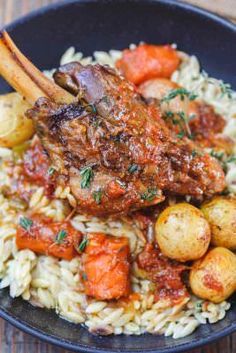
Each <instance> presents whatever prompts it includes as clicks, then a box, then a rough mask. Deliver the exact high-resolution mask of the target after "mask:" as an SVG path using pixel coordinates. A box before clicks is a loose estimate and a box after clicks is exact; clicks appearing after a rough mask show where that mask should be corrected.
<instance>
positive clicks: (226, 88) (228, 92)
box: [219, 82, 233, 99]
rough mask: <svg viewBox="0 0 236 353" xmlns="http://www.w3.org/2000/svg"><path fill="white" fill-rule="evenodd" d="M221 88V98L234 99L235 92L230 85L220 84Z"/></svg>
mask: <svg viewBox="0 0 236 353" xmlns="http://www.w3.org/2000/svg"><path fill="white" fill-rule="evenodd" d="M219 87H220V91H221V97H224V96H227V97H228V98H229V99H232V98H233V96H232V93H233V90H232V88H231V85H230V84H229V83H224V82H220V84H219Z"/></svg>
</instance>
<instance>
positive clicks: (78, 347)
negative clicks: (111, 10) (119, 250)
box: [0, 0, 236, 353]
mask: <svg viewBox="0 0 236 353" xmlns="http://www.w3.org/2000/svg"><path fill="white" fill-rule="evenodd" d="M143 1H144V0H61V1H59V2H57V3H52V4H49V5H46V6H42V7H41V8H39V9H36V10H33V11H31V12H29V13H28V14H26V15H24V16H21V17H20V18H18V19H16V20H14V21H12V22H11V23H9V24H6V25H4V26H3V28H4V29H6V30H7V31H9V32H11V31H12V30H13V29H15V28H16V27H18V26H20V25H21V24H23V23H25V22H27V21H30V20H32V19H34V18H35V17H37V16H43V15H44V13H46V12H48V11H52V10H56V9H58V8H61V7H64V6H68V5H70V4H75V3H83V4H86V3H96V2H100V3H101V2H103V3H106V4H109V3H112V2H113V3H114V2H118V3H124V2H133V3H135V2H143ZM145 2H146V3H161V4H163V5H164V6H169V7H171V6H173V7H176V8H179V9H184V10H187V11H189V12H194V13H195V14H198V15H200V16H203V17H205V18H207V19H209V20H212V21H214V22H217V23H218V24H220V25H221V26H222V27H227V28H228V29H229V30H231V31H232V32H233V33H235V34H236V24H234V23H233V22H231V21H230V20H228V19H226V18H224V17H223V16H221V15H218V14H215V13H213V12H211V11H209V10H205V9H203V8H201V7H199V6H196V5H192V4H189V3H186V2H184V1H182V0H179V1H178V2H177V1H176V0H145ZM0 318H2V319H4V320H6V321H7V322H9V323H10V324H12V325H13V326H15V327H16V328H18V329H20V330H22V331H23V332H25V333H28V334H30V335H32V336H34V337H37V338H39V339H40V340H43V341H45V342H47V343H49V344H52V345H55V346H58V347H61V348H64V349H69V350H71V351H74V352H81V353H95V352H98V353H108V352H109V353H121V352H122V351H121V350H120V349H112V350H111V349H110V348H109V349H108V348H97V347H96V346H91V347H88V346H86V345H84V344H81V343H73V342H71V341H69V340H66V339H63V338H60V337H57V336H55V335H53V334H48V333H46V332H45V331H43V330H41V329H38V328H36V327H34V326H33V325H30V324H28V323H27V322H25V321H23V320H21V319H20V318H19V317H18V316H16V315H13V314H10V313H8V311H7V310H6V309H5V308H4V307H0ZM235 331H236V322H235V323H231V324H230V325H229V326H228V327H226V328H224V329H222V330H221V331H220V332H219V331H216V332H213V333H211V334H210V335H209V336H208V337H203V338H195V339H193V340H192V341H191V342H186V343H181V344H180V345H178V346H174V347H173V346H172V347H168V346H167V347H164V348H161V349H146V350H145V352H148V353H159V352H160V353H162V352H163V353H174V352H175V353H180V352H185V351H187V350H189V349H194V348H197V347H200V346H205V345H206V344H209V343H212V342H215V341H217V340H219V339H221V338H223V337H225V336H227V335H230V334H232V333H233V332H235ZM145 335H146V334H145ZM147 335H148V334H147ZM123 352H124V353H126V352H127V353H128V352H130V353H141V352H144V350H143V349H138V350H137V349H136V350H130V349H129V350H126V351H123Z"/></svg>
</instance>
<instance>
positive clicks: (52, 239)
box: [16, 215, 82, 260]
mask: <svg viewBox="0 0 236 353" xmlns="http://www.w3.org/2000/svg"><path fill="white" fill-rule="evenodd" d="M81 238H82V235H81V233H80V232H78V231H77V230H75V229H74V228H73V227H72V225H71V224H70V223H69V222H68V221H65V222H52V220H51V219H48V218H44V217H41V216H39V215H35V216H33V217H30V218H26V217H22V218H21V219H20V222H19V226H18V227H17V233H16V245H17V247H18V249H30V250H32V251H34V252H36V253H39V254H45V255H52V256H55V257H59V258H62V259H65V260H71V259H72V258H73V257H75V256H76V254H77V252H76V250H75V247H76V246H77V245H78V244H79V243H80V241H81Z"/></svg>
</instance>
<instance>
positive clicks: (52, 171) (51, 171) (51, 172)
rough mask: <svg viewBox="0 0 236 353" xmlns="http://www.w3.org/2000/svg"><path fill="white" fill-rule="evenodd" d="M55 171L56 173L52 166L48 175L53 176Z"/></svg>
mask: <svg viewBox="0 0 236 353" xmlns="http://www.w3.org/2000/svg"><path fill="white" fill-rule="evenodd" d="M55 171H56V169H55V168H54V167H52V166H51V167H49V168H48V175H49V176H52V175H53V174H54V173H55Z"/></svg>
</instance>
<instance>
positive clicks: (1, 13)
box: [0, 0, 236, 353]
mask: <svg viewBox="0 0 236 353" xmlns="http://www.w3.org/2000/svg"><path fill="white" fill-rule="evenodd" d="M55 2H57V0H0V26H1V27H2V25H4V24H6V23H9V22H11V21H12V20H13V19H15V18H17V17H20V16H22V15H24V14H26V13H28V12H30V11H32V10H34V9H36V8H39V7H41V6H44V5H47V4H52V3H55ZM188 2H190V3H193V4H196V5H199V6H202V7H205V8H208V9H210V10H212V11H215V12H218V13H220V14H221V15H223V16H225V17H228V18H230V19H231V20H233V21H236V0H188ZM0 353H68V351H67V352H66V351H65V350H63V349H60V348H56V347H54V346H52V345H49V344H46V343H44V342H41V341H39V340H38V339H36V338H34V337H32V336H30V335H27V334H25V333H23V332H21V331H19V330H17V329H16V328H14V327H13V326H11V325H10V324H8V323H7V322H5V321H3V320H2V319H0ZM189 353H236V333H235V334H234V335H231V336H229V337H226V338H224V339H221V340H220V341H218V342H216V343H214V344H211V345H208V346H205V347H203V348H201V349H195V350H193V351H191V352H189Z"/></svg>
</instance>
